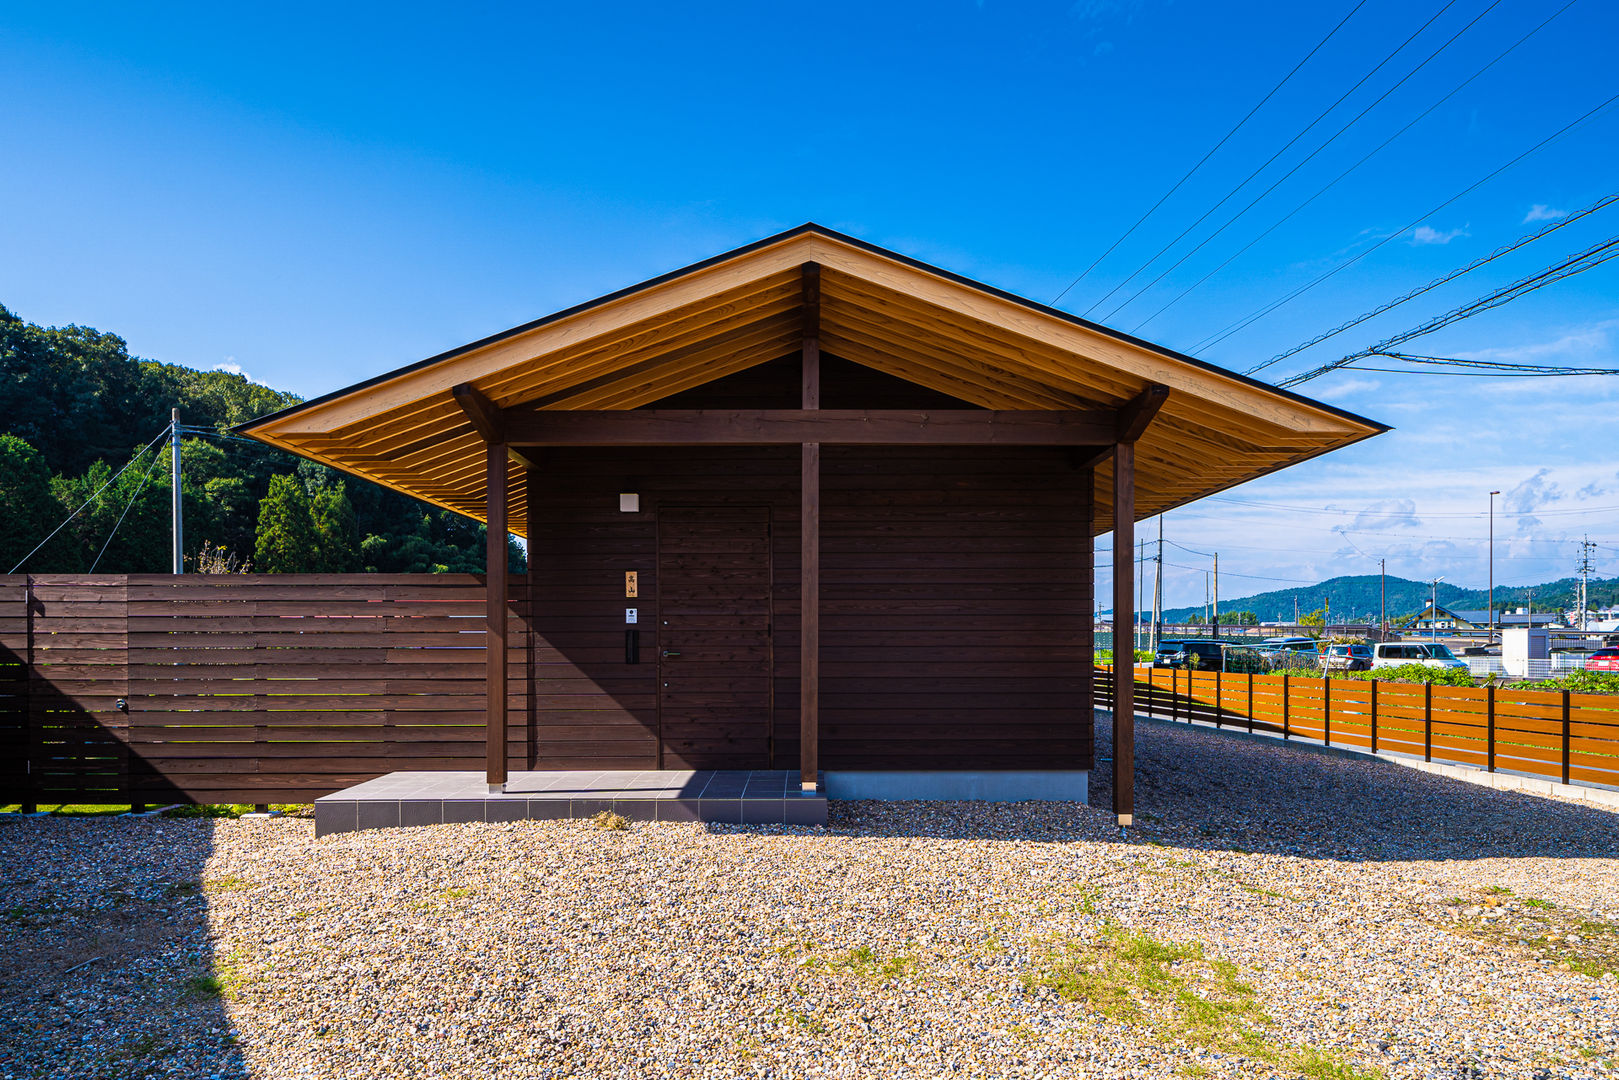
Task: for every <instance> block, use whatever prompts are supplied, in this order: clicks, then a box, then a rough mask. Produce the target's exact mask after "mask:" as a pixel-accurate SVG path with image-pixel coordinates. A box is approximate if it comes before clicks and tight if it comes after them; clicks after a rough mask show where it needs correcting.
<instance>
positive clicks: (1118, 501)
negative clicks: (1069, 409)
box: [1113, 383, 1191, 829]
mask: <svg viewBox="0 0 1619 1080" xmlns="http://www.w3.org/2000/svg"><path fill="white" fill-rule="evenodd" d="M1168 399H1169V388H1168V387H1167V386H1160V385H1158V384H1157V383H1152V384H1149V385H1148V386H1147V387H1146V388H1145V389H1144V390H1142V391H1141V393H1139V394H1137V395H1136V396H1135V397H1134V398H1132V399H1131V400H1129V401H1128V402H1126V403H1125V404H1124V407H1123V408H1121V409H1120V410H1119V412H1118V418H1117V420H1116V426H1115V428H1114V433H1113V436H1114V443H1113V812H1114V813H1115V814H1116V815H1118V819H1119V827H1120V828H1121V829H1122V828H1126V827H1128V826H1129V825H1130V824H1131V823H1132V822H1133V821H1134V820H1135V809H1136V692H1135V677H1136V672H1135V660H1136V655H1135V654H1136V642H1135V635H1134V633H1133V631H1134V629H1135V612H1136V597H1135V588H1134V584H1135V565H1134V562H1135V545H1136V440H1137V439H1139V438H1141V436H1142V435H1143V434H1144V433H1145V432H1146V430H1147V426H1148V425H1149V424H1151V423H1152V421H1153V418H1154V417H1156V416H1157V415H1158V410H1159V409H1161V408H1163V405H1164V402H1165V401H1167V400H1168ZM1126 633H1129V639H1128V641H1125V640H1123V638H1124V635H1125V634H1126ZM1170 680H1171V687H1173V685H1174V673H1173V672H1171V673H1170ZM1186 691H1187V694H1188V696H1189V695H1190V694H1191V676H1190V675H1189V674H1188V675H1187V685H1186ZM1170 708H1171V710H1173V709H1174V708H1175V695H1174V693H1173V692H1171V693H1170ZM1172 715H1173V712H1172ZM1188 715H1190V714H1188Z"/></svg>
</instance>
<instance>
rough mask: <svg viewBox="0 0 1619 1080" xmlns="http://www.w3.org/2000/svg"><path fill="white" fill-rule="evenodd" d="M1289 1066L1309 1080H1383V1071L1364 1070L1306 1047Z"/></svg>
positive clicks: (1333, 1055)
mask: <svg viewBox="0 0 1619 1080" xmlns="http://www.w3.org/2000/svg"><path fill="white" fill-rule="evenodd" d="M1289 1064H1290V1065H1291V1066H1292V1067H1293V1068H1294V1069H1297V1070H1298V1072H1299V1075H1300V1076H1303V1077H1306V1078H1307V1080H1382V1077H1383V1070H1382V1069H1362V1068H1360V1067H1358V1066H1357V1065H1355V1064H1353V1063H1352V1062H1348V1061H1345V1060H1344V1059H1343V1058H1341V1057H1339V1056H1338V1055H1337V1054H1333V1053H1329V1052H1328V1051H1326V1050H1317V1049H1315V1048H1314V1047H1306V1048H1305V1049H1304V1050H1302V1051H1300V1052H1299V1053H1297V1054H1295V1055H1294V1056H1293V1058H1292V1060H1291V1061H1290V1062H1289Z"/></svg>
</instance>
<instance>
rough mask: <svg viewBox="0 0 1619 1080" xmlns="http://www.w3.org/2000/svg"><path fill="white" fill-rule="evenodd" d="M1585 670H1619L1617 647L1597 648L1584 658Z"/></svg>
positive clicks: (1618, 650) (1618, 651)
mask: <svg viewBox="0 0 1619 1080" xmlns="http://www.w3.org/2000/svg"><path fill="white" fill-rule="evenodd" d="M1585 670H1586V671H1615V672H1619V649H1598V650H1597V651H1596V652H1594V653H1592V654H1591V655H1590V656H1587V657H1586V658H1585Z"/></svg>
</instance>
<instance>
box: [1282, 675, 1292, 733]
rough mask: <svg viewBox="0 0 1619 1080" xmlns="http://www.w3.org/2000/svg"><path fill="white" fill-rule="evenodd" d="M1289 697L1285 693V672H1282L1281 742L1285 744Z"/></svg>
mask: <svg viewBox="0 0 1619 1080" xmlns="http://www.w3.org/2000/svg"><path fill="white" fill-rule="evenodd" d="M1290 697H1291V695H1290V694H1288V692H1287V672H1285V671H1284V672H1282V741H1283V742H1286V741H1287V738H1288V732H1287V712H1288V701H1289V699H1290Z"/></svg>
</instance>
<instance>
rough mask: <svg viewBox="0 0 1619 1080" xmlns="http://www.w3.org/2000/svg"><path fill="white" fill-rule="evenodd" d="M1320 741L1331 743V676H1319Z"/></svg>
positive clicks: (1329, 744)
mask: <svg viewBox="0 0 1619 1080" xmlns="http://www.w3.org/2000/svg"><path fill="white" fill-rule="evenodd" d="M1321 741H1322V742H1324V743H1325V744H1326V745H1328V746H1331V745H1332V676H1331V675H1324V676H1322V678H1321Z"/></svg>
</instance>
